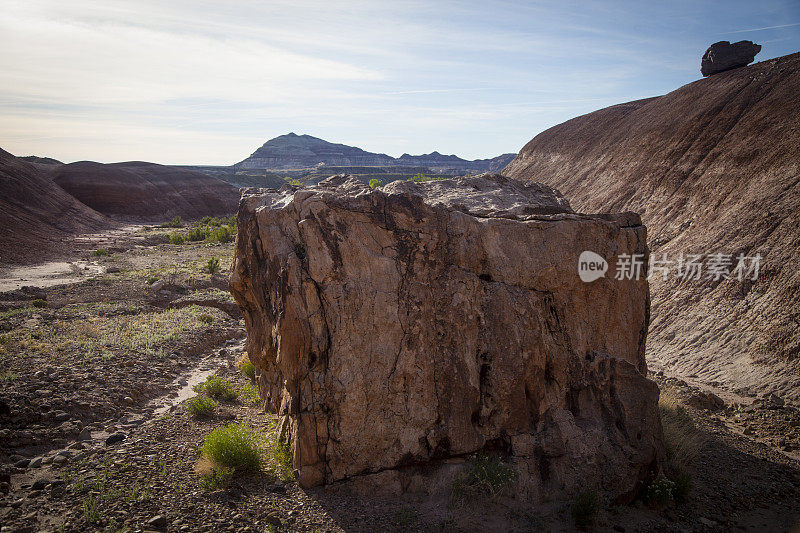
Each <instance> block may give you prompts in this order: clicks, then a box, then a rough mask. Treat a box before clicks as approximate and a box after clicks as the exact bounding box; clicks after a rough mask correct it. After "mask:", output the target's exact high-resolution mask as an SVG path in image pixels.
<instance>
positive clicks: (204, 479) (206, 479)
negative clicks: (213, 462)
mask: <svg viewBox="0 0 800 533" xmlns="http://www.w3.org/2000/svg"><path fill="white" fill-rule="evenodd" d="M235 472H236V469H234V468H226V467H224V466H217V467H213V468H212V469H211V472H210V473H208V474H203V475H202V476H200V488H202V489H203V490H208V491H212V490H217V489H224V488H225V487H227V486H228V485H230V484H231V481H232V480H233V474H234V473H235Z"/></svg>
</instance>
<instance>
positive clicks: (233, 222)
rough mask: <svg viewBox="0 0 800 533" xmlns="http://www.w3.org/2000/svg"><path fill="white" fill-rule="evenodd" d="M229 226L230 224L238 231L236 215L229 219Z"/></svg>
mask: <svg viewBox="0 0 800 533" xmlns="http://www.w3.org/2000/svg"><path fill="white" fill-rule="evenodd" d="M227 224H228V226H230V227H232V228H233V229H236V215H233V216H232V217H231V218H229V219H228V220H227Z"/></svg>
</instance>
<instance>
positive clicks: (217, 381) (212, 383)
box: [192, 374, 239, 402]
mask: <svg viewBox="0 0 800 533" xmlns="http://www.w3.org/2000/svg"><path fill="white" fill-rule="evenodd" d="M192 390H193V391H195V392H196V393H198V394H203V393H205V394H207V395H209V396H211V397H212V398H214V399H215V400H219V401H222V402H232V401H234V400H236V398H238V397H239V393H238V392H237V391H236V389H235V388H234V387H233V385H232V384H231V382H230V381H228V380H226V379H223V378H221V377H219V376H216V375H213V374H212V375H211V376H208V377H207V378H206V380H205V381H204V382H202V383H198V384H197V385H195V386H194V387H192Z"/></svg>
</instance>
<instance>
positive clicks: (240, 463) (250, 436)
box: [200, 422, 261, 472]
mask: <svg viewBox="0 0 800 533" xmlns="http://www.w3.org/2000/svg"><path fill="white" fill-rule="evenodd" d="M258 440H259V438H258V435H257V434H256V432H255V431H254V430H253V429H252V428H251V427H250V426H248V425H247V424H237V423H235V422H234V423H231V424H228V425H227V426H224V427H221V428H217V429H215V430H214V431H213V432H211V434H210V435H208V436H207V437H206V438H205V440H204V441H203V444H202V446H201V447H200V452H201V453H202V455H203V456H204V457H205V458H207V459H208V460H209V461H211V462H212V463H214V465H215V466H217V467H227V468H232V469H234V470H235V471H237V472H252V471H256V470H258V469H259V468H260V466H261V454H260V453H259V447H258Z"/></svg>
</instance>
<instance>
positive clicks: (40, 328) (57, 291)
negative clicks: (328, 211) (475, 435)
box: [0, 226, 800, 532]
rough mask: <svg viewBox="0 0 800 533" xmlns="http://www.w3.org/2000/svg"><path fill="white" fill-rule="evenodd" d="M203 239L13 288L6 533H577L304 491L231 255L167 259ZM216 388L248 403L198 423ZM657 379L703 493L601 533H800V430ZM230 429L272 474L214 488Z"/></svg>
mask: <svg viewBox="0 0 800 533" xmlns="http://www.w3.org/2000/svg"><path fill="white" fill-rule="evenodd" d="M189 231H190V230H189V228H179V229H173V228H159V227H157V226H129V227H127V228H125V230H122V231H115V232H114V234H113V235H106V236H102V235H100V236H98V235H94V236H84V237H79V238H78V239H77V241H78V242H83V243H89V244H88V245H84V246H83V248H81V247H80V246H77V247H68V248H66V249H67V250H69V255H65V256H64V257H62V258H60V260H58V261H56V262H55V263H49V264H47V265H46V266H43V267H41V268H39V269H30V268H28V269H25V270H24V272H25V273H26V274H25V275H23V276H20V271H19V270H16V271H15V270H13V269H6V270H4V271H2V272H1V273H0V278H2V279H1V280H0V284H2V290H3V292H2V293H0V369H2V373H0V422H2V429H0V527H2V529H1V531H3V532H26V531H31V532H33V531H242V532H244V531H486V530H503V531H571V530H574V529H575V528H576V523H575V516H576V513H575V509H576V502H574V501H549V502H545V503H543V504H540V505H538V506H534V507H531V506H526V505H524V504H523V503H521V502H519V501H517V500H516V499H515V497H514V494H513V493H511V492H510V491H508V490H504V488H503V487H502V486H500V487H496V488H497V490H491V491H489V492H486V493H480V492H479V493H476V494H472V495H470V496H469V497H467V498H466V499H458V500H449V499H435V500H430V499H426V498H421V497H418V496H414V495H413V494H408V495H404V496H402V497H399V498H383V497H375V496H373V495H369V494H363V493H362V494H359V493H358V492H354V491H351V490H348V489H347V487H346V486H337V485H336V484H334V485H332V486H329V487H327V488H316V489H309V490H304V489H301V488H300V487H299V486H298V484H297V483H296V482H295V481H294V479H293V476H292V472H291V466H290V465H289V464H287V461H286V455H285V449H282V448H281V445H280V444H278V443H277V440H276V434H275V432H276V429H277V428H276V425H275V417H274V415H273V414H271V413H269V412H266V411H265V410H264V409H263V407H262V404H261V401H260V400H259V398H258V394H257V389H256V388H255V386H254V384H253V382H252V380H251V379H250V377H248V376H252V374H249V375H248V372H247V370H246V366H247V365H246V354H245V353H244V335H245V332H244V326H243V321H242V320H241V318H240V317H239V314H238V309H237V307H236V305H235V304H234V302H233V299H232V297H231V296H230V294H229V293H228V292H227V275H228V271H229V268H230V264H231V259H232V253H233V244H232V243H229V242H228V243H219V242H213V243H207V242H203V241H198V242H192V241H186V242H184V243H183V244H169V236H170V235H174V234H182V235H186V234H188V232H189ZM73 244H75V243H73ZM93 246H96V247H95V248H92V247H93ZM74 250H82V251H80V252H79V253H75V252H74ZM213 259H216V260H218V262H219V271H218V272H215V273H213V274H212V273H210V272H209V269H208V265H209V260H213ZM65 265H66V266H65ZM212 270H214V268H213V267H212ZM20 277H24V278H26V279H24V280H20V279H19V278H20ZM23 285H24V288H23ZM211 375H216V376H218V377H220V378H222V379H224V380H226V381H227V382H228V383H229V384H230V389H231V390H233V391H234V393H233V394H230V395H229V396H231V397H230V398H229V399H227V400H220V401H219V402H218V407H217V408H216V409H215V410H213V412H211V413H207V414H206V416H203V417H199V418H198V417H195V416H193V415H192V413H191V412H190V411H191V408H190V404H191V401H192V398H193V397H195V396H196V392H195V391H194V390H193V389H194V388H195V387H194V386H196V385H197V384H198V383H204V382H205V381H204V380H206V379H207V378H208V377H209V376H211ZM651 377H652V378H653V379H655V380H656V381H657V383H658V384H659V387H660V389H661V398H662V399H661V404H660V407H661V409H660V410H661V414H662V421H663V423H664V428H665V438H666V440H667V447H668V451H669V450H670V449H671V450H672V454H673V458H672V460H673V461H677V462H680V463H681V464H683V465H684V466H685V471H686V473H687V474H688V477H689V479H690V489H689V490H688V493H687V494H685V495H684V496H683V497H682V498H681V501H673V500H670V501H664V502H660V501H659V500H657V499H654V498H652V497H648V496H647V495H642V497H640V498H638V499H637V500H636V501H634V502H633V503H631V504H627V505H613V504H611V503H610V502H600V506H599V508H598V509H597V510H595V511H593V515H592V517H591V518H592V521H591V522H592V523H591V524H590V525H588V526H586V527H587V528H589V529H592V530H596V531H798V530H800V497H798V496H800V412H798V410H797V409H795V408H794V407H791V406H788V405H783V404H782V402H780V401H779V400H777V399H771V398H769V397H767V398H752V397H738V396H735V395H733V394H731V393H728V392H723V391H712V390H708V389H707V388H704V389H701V388H699V387H698V386H696V385H694V384H692V383H689V382H687V381H685V380H683V379H680V378H677V377H670V376H666V375H664V374H663V373H661V372H656V373H655V374H653V373H651ZM690 381H691V380H690ZM233 396H235V398H234V397H233ZM231 422H237V423H246V424H247V425H248V426H249V427H250V428H252V429H253V431H255V432H256V433H257V434H259V435H261V436H262V437H263V443H264V446H263V447H262V448H261V453H262V461H261V463H260V467H259V469H258V470H257V471H255V472H251V473H249V474H247V475H237V476H234V477H232V478H231V479H225V480H218V479H214V478H213V476H210V475H209V474H208V472H207V470H204V465H203V462H202V461H201V460H200V454H199V452H198V450H199V448H200V446H201V445H202V443H203V441H204V439H205V437H206V436H208V435H209V434H210V433H211V432H212V431H214V430H215V429H216V428H219V427H223V426H226V425H228V424H230V423H231ZM464 460H466V461H470V460H471V459H470V458H465V459H464Z"/></svg>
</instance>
